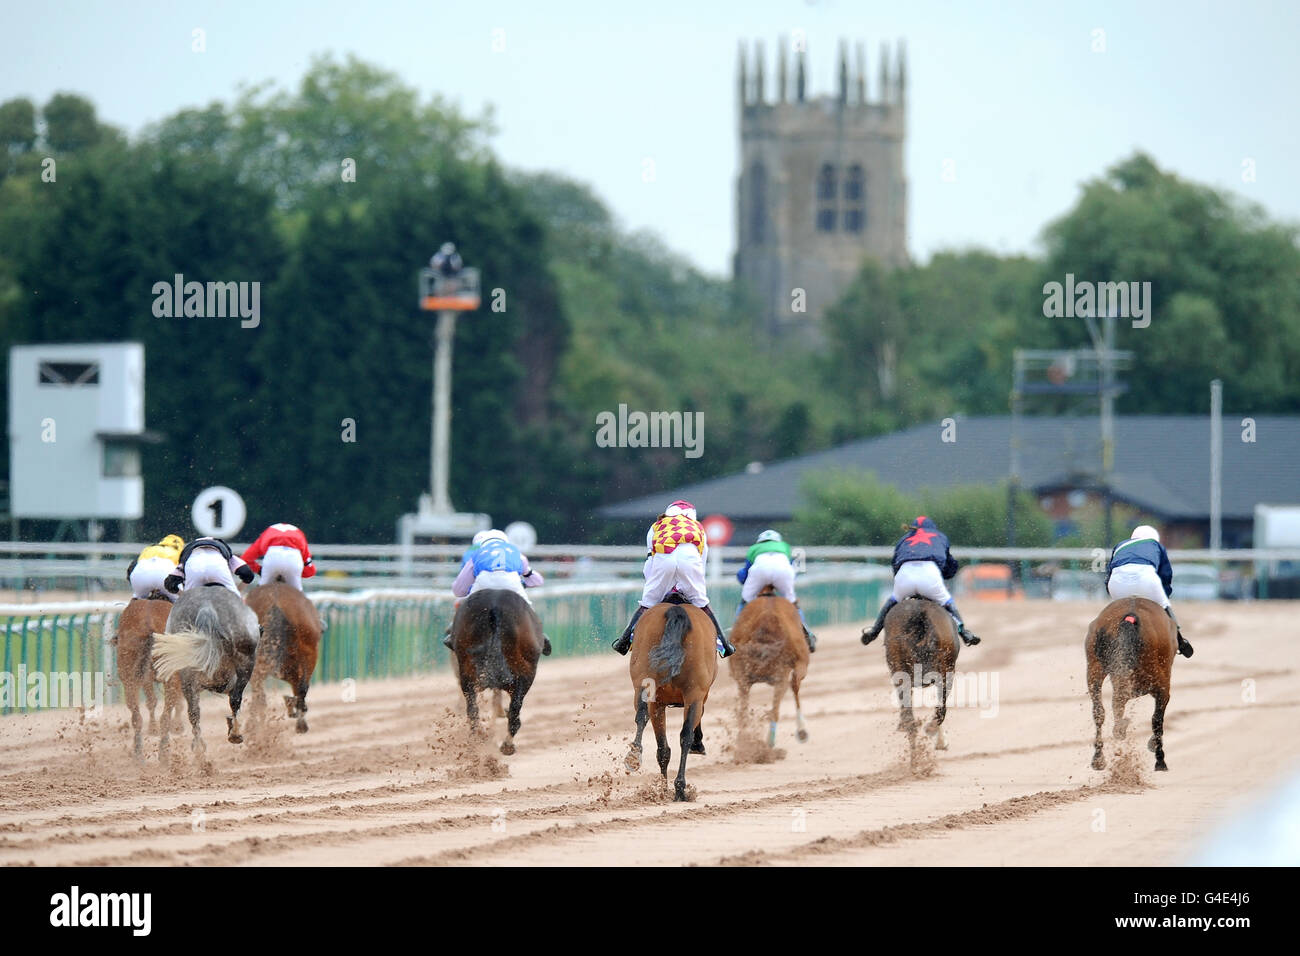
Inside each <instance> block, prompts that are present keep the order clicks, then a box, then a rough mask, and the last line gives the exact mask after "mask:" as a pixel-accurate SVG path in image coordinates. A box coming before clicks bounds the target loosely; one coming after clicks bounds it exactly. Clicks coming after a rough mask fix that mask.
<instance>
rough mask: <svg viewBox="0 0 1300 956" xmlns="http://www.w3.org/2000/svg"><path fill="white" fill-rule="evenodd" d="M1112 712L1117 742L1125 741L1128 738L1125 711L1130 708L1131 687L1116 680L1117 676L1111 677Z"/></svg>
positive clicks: (1124, 682)
mask: <svg viewBox="0 0 1300 956" xmlns="http://www.w3.org/2000/svg"><path fill="white" fill-rule="evenodd" d="M1110 684H1111V688H1110V710H1111V714H1112V715H1113V719H1114V721H1115V726H1114V728H1113V730H1112V731H1111V733H1112V735H1113V736H1114V738H1115V739H1116V740H1123V739H1124V738H1125V737H1127V736H1128V718H1127V717H1125V716H1124V711H1125V710H1126V709H1127V708H1128V702H1129V687H1128V682H1127V681H1126V680H1116V679H1115V675H1114V674H1112V675H1111V677H1110Z"/></svg>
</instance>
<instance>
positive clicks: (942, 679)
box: [925, 674, 949, 750]
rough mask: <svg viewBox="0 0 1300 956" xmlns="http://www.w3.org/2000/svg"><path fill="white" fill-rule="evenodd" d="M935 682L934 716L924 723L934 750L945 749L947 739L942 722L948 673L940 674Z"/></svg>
mask: <svg viewBox="0 0 1300 956" xmlns="http://www.w3.org/2000/svg"><path fill="white" fill-rule="evenodd" d="M936 683H937V684H938V686H937V687H936V688H935V693H936V695H937V696H938V698H939V699H938V700H937V701H936V702H935V708H934V716H933V717H931V718H930V722H929V723H928V724H926V727H925V732H926V733H927V734H928V735H929V736H931V737H933V738H934V749H935V750H947V749H948V739H947V738H946V737H945V736H944V735H943V722H944V720H945V719H947V717H948V685H949V680H948V675H947V674H940V675H939V678H938V680H937V681H936Z"/></svg>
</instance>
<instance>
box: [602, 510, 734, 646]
mask: <svg viewBox="0 0 1300 956" xmlns="http://www.w3.org/2000/svg"><path fill="white" fill-rule="evenodd" d="M645 543H646V551H647V556H646V560H645V590H644V591H642V592H641V603H640V604H639V605H638V606H637V609H636V611H635V612H633V614H632V620H630V621H629V622H628V624H627V629H626V630H624V631H623V635H622V636H621V637H620V638H619V639H618V640H617V641H615V642H614V645H613V646H614V650H616V651H618V652H619V653H620V654H626V653H627V652H628V650H629V649H630V648H631V647H632V632H633V631H634V630H635V629H636V622H637V621H638V620H639V619H640V617H641V615H642V614H644V613H645V612H646V609H647V608H651V607H654V606H655V605H656V604H658V603H659V602H660V601H662V600H663V599H664V598H665V597H667V596H668V593H669V592H670V591H672V589H673V588H674V587H676V588H677V590H678V591H679V592H681V595H682V597H684V598H686V600H688V601H690V602H691V603H692V604H694V605H695V606H696V607H698V608H699V609H700V610H701V611H703V612H704V613H705V614H707V615H708V616H709V620H711V621H712V622H713V626H714V628H715V629H716V630H717V632H718V633H717V643H718V653H719V654H720V655H721V656H722V657H730V656H731V655H732V654H734V653H735V652H736V649H735V648H734V647H733V646H732V645H731V642H730V641H729V640H727V637H726V635H725V634H723V633H722V626H721V625H720V624H718V619H717V617H715V616H714V614H713V608H711V607H709V596H708V594H707V593H706V592H705V587H704V558H705V556H706V555H707V554H708V553H709V539H708V536H707V535H706V534H705V533H704V526H703V525H701V524H700V523H699V521H698V520H696V517H695V506H694V505H693V504H691V503H690V502H689V501H674V502H673V503H672V504H671V505H669V506H668V507H667V508H665V509H664V513H663V514H661V515H660V516H659V517H658V518H657V519H655V523H654V524H652V525H651V526H650V530H649V531H648V532H647V533H646V536H645Z"/></svg>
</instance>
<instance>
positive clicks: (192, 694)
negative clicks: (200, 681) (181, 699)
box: [181, 682, 207, 754]
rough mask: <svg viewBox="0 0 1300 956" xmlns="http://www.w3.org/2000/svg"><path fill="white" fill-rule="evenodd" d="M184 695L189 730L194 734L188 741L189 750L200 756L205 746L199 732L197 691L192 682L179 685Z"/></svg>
mask: <svg viewBox="0 0 1300 956" xmlns="http://www.w3.org/2000/svg"><path fill="white" fill-rule="evenodd" d="M181 686H182V690H183V692H184V694H185V706H186V708H187V710H188V711H189V717H190V730H191V732H192V733H193V734H194V737H193V739H192V740H191V741H190V750H192V751H194V753H195V754H202V753H203V751H204V750H206V749H207V746H206V745H205V744H204V743H203V734H202V733H201V732H200V730H199V689H198V688H197V687H195V686H194V684H193V683H192V682H186V683H184V684H182V685H181Z"/></svg>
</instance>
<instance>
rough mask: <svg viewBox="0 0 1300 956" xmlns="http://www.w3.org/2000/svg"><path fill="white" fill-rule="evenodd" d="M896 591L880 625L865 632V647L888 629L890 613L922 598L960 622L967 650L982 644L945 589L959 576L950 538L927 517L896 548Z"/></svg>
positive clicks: (882, 611)
mask: <svg viewBox="0 0 1300 956" xmlns="http://www.w3.org/2000/svg"><path fill="white" fill-rule="evenodd" d="M893 568H894V590H893V593H892V594H890V595H889V600H887V601H886V602H885V606H884V607H882V608H881V609H880V614H879V615H877V617H876V623H875V624H873V625H871V627H869V628H867V629H866V630H865V631H863V632H862V643H863V644H870V643H871V642H872V641H874V640H875V639H876V638H877V637H878V636H879V635H880V632H881V630H882V629H883V628H884V626H885V615H886V614H888V613H889V609H890V608H891V607H893V606H894V605H895V604H897V603H898V602H899V601H901V600H903V599H904V598H909V597H913V596H915V595H920V596H921V597H927V598H929V599H930V600H931V601H934V602H935V603H936V604H939V605H941V606H942V607H943V609H944V610H945V611H947V612H948V613H949V614H951V615H952V618H953V620H954V621H956V622H957V633H958V634H959V635H961V639H962V641H963V642H965V644H966V645H967V646H970V645H973V644H978V643H979V642H980V639H979V638H978V637H976V636H975V635H974V634H973V633H971V632H970V631H969V630H968V629H967V628H966V624H965V623H964V622H963V621H962V619H961V615H960V614H958V613H957V605H956V604H955V603H953V599H952V595H951V594H949V593H948V588H947V587H946V586H945V585H944V583H943V582H944V580H945V579H946V578H951V577H952V576H953V575H954V574H956V573H957V559H956V558H954V557H953V556H952V554H951V552H949V550H948V538H947V536H946V535H945V534H944V533H943V532H942V531H940V530H939V528H938V526H937V525H936V524H935V523H934V521H932V520H931V519H930V518H927V517H926V516H925V515H919V516H918V517H917V518H916V520H914V521H913V522H912V523H911V524H910V525H908V530H907V534H905V535H903V537H901V538H899V540H898V543H897V544H896V545H894V561H893Z"/></svg>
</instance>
